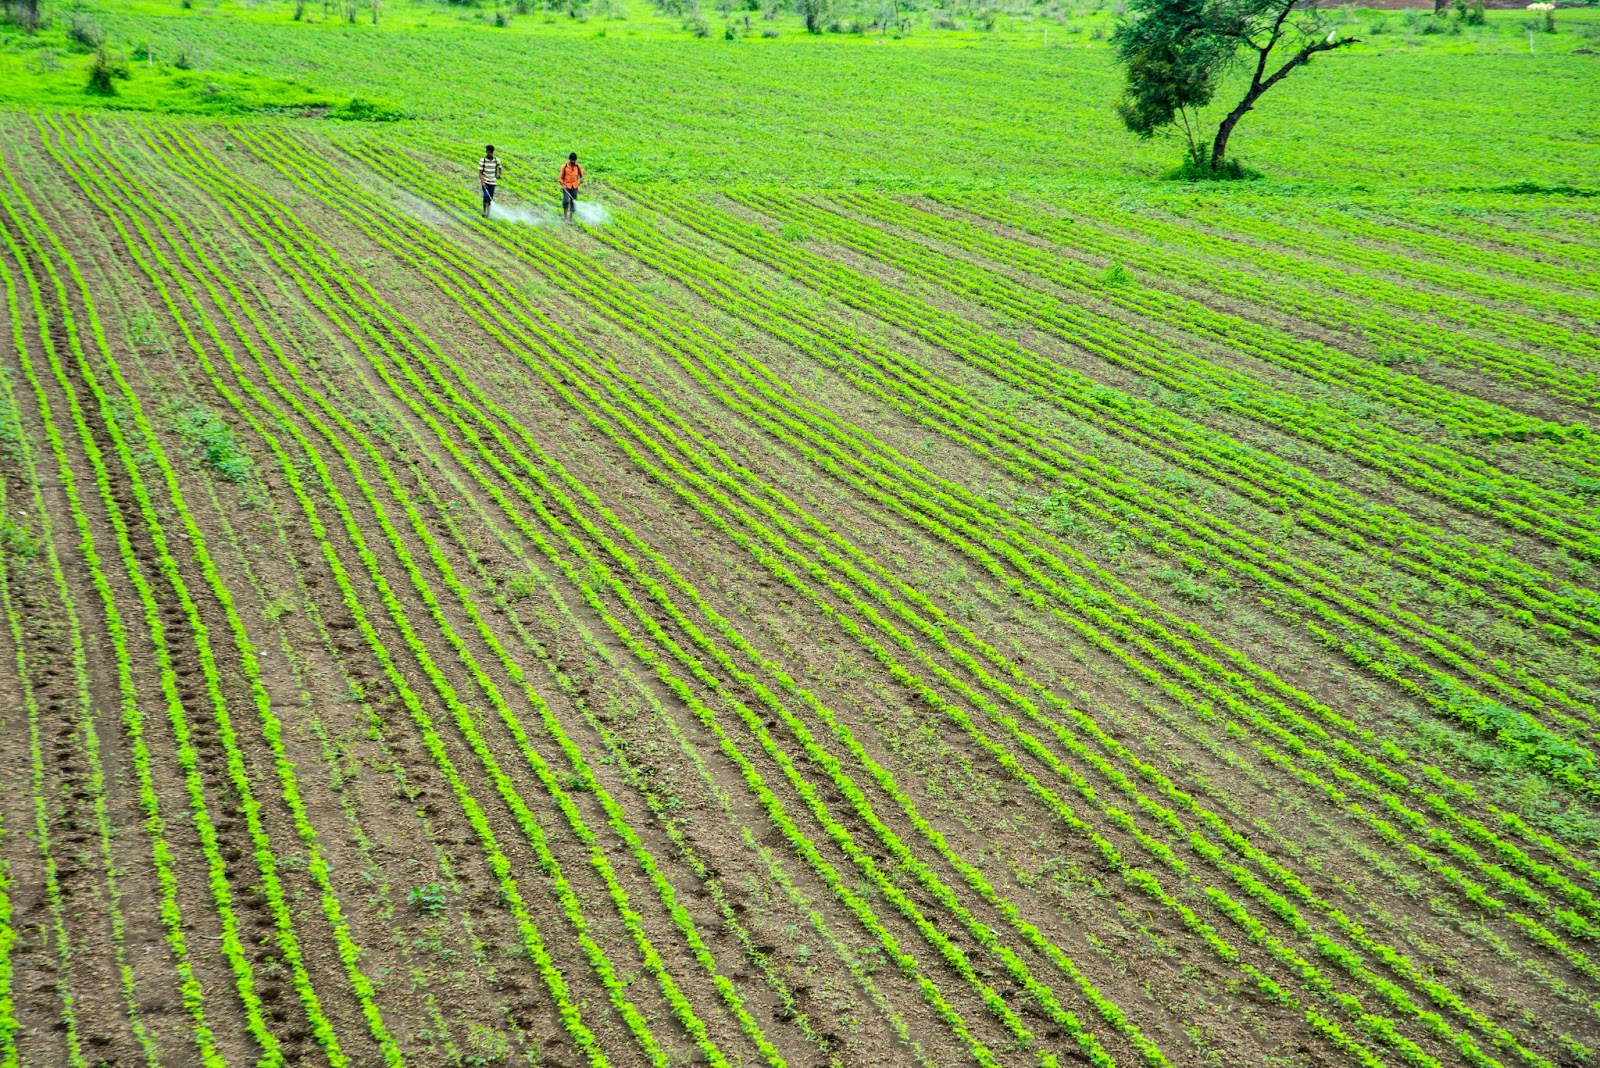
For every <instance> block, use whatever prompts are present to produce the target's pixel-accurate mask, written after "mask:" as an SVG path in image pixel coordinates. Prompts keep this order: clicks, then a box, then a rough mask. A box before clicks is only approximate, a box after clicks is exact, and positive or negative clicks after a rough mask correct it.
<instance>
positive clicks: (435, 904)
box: [406, 883, 450, 916]
mask: <svg viewBox="0 0 1600 1068" xmlns="http://www.w3.org/2000/svg"><path fill="white" fill-rule="evenodd" d="M406 904H408V905H410V906H411V907H412V908H414V909H416V910H417V911H418V912H420V913H422V914H423V915H424V916H437V915H438V914H439V913H441V912H443V911H444V910H445V908H446V907H447V906H448V905H449V904H450V898H449V896H448V895H447V894H446V893H445V890H444V887H442V886H440V885H439V884H438V883H429V884H428V885H427V886H415V887H412V888H411V892H410V893H408V894H406Z"/></svg>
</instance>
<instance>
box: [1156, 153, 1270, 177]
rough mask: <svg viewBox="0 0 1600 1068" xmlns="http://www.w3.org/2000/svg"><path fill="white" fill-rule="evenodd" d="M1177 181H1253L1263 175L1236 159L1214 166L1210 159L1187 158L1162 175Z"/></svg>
mask: <svg viewBox="0 0 1600 1068" xmlns="http://www.w3.org/2000/svg"><path fill="white" fill-rule="evenodd" d="M1161 177H1162V178H1164V179H1166V180H1168V181H1176V182H1253V181H1255V180H1256V179H1257V178H1261V177H1263V175H1262V173H1261V172H1260V171H1258V170H1256V169H1255V168H1254V167H1246V166H1245V165H1244V164H1242V163H1240V162H1239V161H1238V160H1236V159H1228V160H1223V161H1222V166H1220V167H1213V166H1211V161H1210V160H1209V159H1194V158H1192V157H1191V158H1189V159H1185V160H1184V161H1183V162H1182V163H1181V164H1179V165H1178V166H1176V167H1174V168H1172V170H1170V171H1168V172H1167V173H1165V174H1163V175H1162V176H1161Z"/></svg>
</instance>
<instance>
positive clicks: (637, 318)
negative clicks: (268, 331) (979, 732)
mask: <svg viewBox="0 0 1600 1068" xmlns="http://www.w3.org/2000/svg"><path fill="white" fill-rule="evenodd" d="M408 177H409V176H408ZM408 184H411V185H414V183H412V182H408ZM608 281H610V282H611V285H610V287H609V288H613V289H614V288H615V285H616V283H615V280H608ZM631 310H632V311H633V313H634V314H633V316H632V317H633V319H634V320H635V321H638V320H639V319H640V318H642V316H641V315H640V314H639V311H638V309H631ZM652 477H653V478H659V477H660V476H659V475H658V474H652ZM791 579H792V576H791ZM924 699H925V700H927V699H928V697H927V696H925V698H924ZM936 707H937V706H936Z"/></svg>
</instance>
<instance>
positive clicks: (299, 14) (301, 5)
mask: <svg viewBox="0 0 1600 1068" xmlns="http://www.w3.org/2000/svg"><path fill="white" fill-rule="evenodd" d="M305 17H306V0H295V4H294V21H296V22H299V21H300V20H301V19H303V18H305Z"/></svg>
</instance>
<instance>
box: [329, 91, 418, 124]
mask: <svg viewBox="0 0 1600 1068" xmlns="http://www.w3.org/2000/svg"><path fill="white" fill-rule="evenodd" d="M405 117H406V113H405V112H403V111H401V110H400V109H399V108H397V107H394V106H393V105H391V104H380V103H377V102H376V101H372V100H366V99H364V98H362V97H359V96H353V97H351V98H350V100H349V101H348V102H347V103H344V104H340V105H339V106H338V107H336V108H334V109H333V110H332V111H330V112H328V118H330V119H340V120H342V121H344V122H398V121H399V120H401V119H403V118H405Z"/></svg>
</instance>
